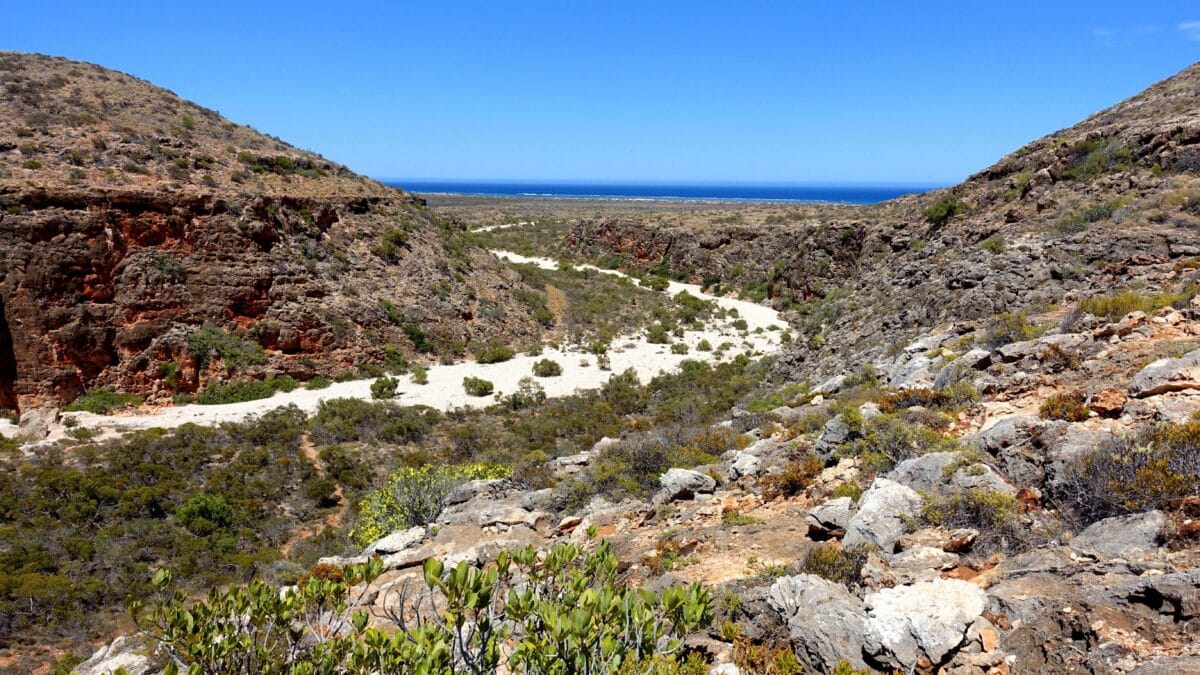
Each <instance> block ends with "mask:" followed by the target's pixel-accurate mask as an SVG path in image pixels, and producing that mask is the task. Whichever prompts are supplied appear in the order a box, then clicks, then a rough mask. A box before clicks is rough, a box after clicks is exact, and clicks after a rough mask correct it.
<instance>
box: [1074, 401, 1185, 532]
mask: <svg viewBox="0 0 1200 675" xmlns="http://www.w3.org/2000/svg"><path fill="white" fill-rule="evenodd" d="M1198 467H1200V421H1189V422H1185V423H1183V424H1162V425H1157V426H1153V427H1149V428H1147V429H1145V430H1143V431H1141V432H1139V433H1137V434H1134V435H1130V436H1113V437H1112V438H1110V439H1109V440H1107V441H1105V442H1103V443H1101V444H1100V445H1098V446H1096V447H1094V448H1092V449H1090V450H1087V451H1084V452H1081V453H1079V454H1077V455H1075V456H1074V457H1072V458H1071V459H1069V460H1068V461H1067V463H1066V467H1065V468H1064V470H1063V471H1062V472H1060V475H1059V476H1057V480H1056V486H1055V497H1056V501H1057V502H1059V503H1060V504H1062V506H1063V507H1064V509H1065V510H1066V511H1067V512H1068V513H1070V514H1071V515H1072V516H1073V518H1074V519H1075V520H1076V522H1077V523H1078V524H1079V525H1080V526H1081V527H1082V526H1085V525H1087V524H1090V523H1093V522H1095V521H1097V520H1102V519H1104V518H1109V517H1112V516H1121V515H1126V514H1130V513H1140V512H1142V511H1147V510H1150V509H1161V508H1165V507H1167V506H1168V505H1169V504H1170V503H1171V502H1172V500H1176V499H1181V498H1184V497H1191V496H1194V495H1198V494H1200V468H1198Z"/></svg>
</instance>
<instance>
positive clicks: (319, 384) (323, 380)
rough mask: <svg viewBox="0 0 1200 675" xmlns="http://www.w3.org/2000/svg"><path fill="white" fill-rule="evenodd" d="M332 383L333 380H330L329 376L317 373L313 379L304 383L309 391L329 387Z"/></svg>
mask: <svg viewBox="0 0 1200 675" xmlns="http://www.w3.org/2000/svg"><path fill="white" fill-rule="evenodd" d="M331 384H333V380H330V379H329V378H328V377H325V376H324V375H317V376H316V377H314V378H312V379H311V380H309V381H308V382H306V383H305V384H304V388H305V389H308V390H309V391H317V390H319V389H327V388H329V385H331Z"/></svg>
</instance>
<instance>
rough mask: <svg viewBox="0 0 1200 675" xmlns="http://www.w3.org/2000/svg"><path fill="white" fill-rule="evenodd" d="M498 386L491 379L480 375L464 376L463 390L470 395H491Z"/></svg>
mask: <svg viewBox="0 0 1200 675" xmlns="http://www.w3.org/2000/svg"><path fill="white" fill-rule="evenodd" d="M495 388H496V386H495V385H494V384H492V383H491V382H490V381H488V380H485V379H482V378H479V377H470V376H468V377H464V378H463V390H464V391H466V392H467V395H469V396H490V395H491V393H492V391H494V390H495Z"/></svg>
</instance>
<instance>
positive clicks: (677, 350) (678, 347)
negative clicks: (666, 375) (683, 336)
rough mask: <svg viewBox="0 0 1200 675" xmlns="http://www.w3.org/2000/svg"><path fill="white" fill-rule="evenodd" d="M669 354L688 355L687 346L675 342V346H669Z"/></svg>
mask: <svg viewBox="0 0 1200 675" xmlns="http://www.w3.org/2000/svg"><path fill="white" fill-rule="evenodd" d="M671 353H672V354H686V353H688V346H687V344H685V343H683V342H676V343H675V344H673V345H671Z"/></svg>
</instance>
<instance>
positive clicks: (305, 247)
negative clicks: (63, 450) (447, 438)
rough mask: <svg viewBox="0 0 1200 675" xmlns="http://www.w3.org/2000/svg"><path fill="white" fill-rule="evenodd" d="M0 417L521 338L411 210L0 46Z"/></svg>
mask: <svg viewBox="0 0 1200 675" xmlns="http://www.w3.org/2000/svg"><path fill="white" fill-rule="evenodd" d="M0 261H2V262H0V409H16V408H20V409H22V410H25V409H29V408H34V407H37V406H41V405H59V404H62V403H65V402H69V401H70V400H72V399H73V398H74V397H75V396H76V395H78V394H79V393H80V392H82V391H84V389H86V388H90V387H95V386H109V387H115V388H116V389H119V390H124V391H127V392H130V393H133V394H138V395H142V396H144V397H148V398H150V399H151V400H169V399H170V397H171V396H172V395H174V394H175V393H178V392H193V391H196V390H197V389H200V388H203V387H204V386H206V385H207V384H208V383H209V382H210V381H219V380H223V379H226V378H230V377H235V376H236V377H250V378H261V377H266V376H270V375H280V374H287V375H291V376H293V377H295V378H298V379H306V378H309V377H312V376H314V375H317V374H322V375H327V376H334V375H338V374H340V373H343V372H350V371H352V369H353V367H354V366H356V365H360V364H371V363H376V364H377V363H380V362H381V361H382V360H383V359H384V357H385V355H387V356H390V358H392V359H393V360H394V359H395V358H397V356H399V357H401V358H407V359H414V358H422V357H423V354H426V353H429V354H433V353H436V352H439V351H444V352H447V353H448V354H451V355H453V354H454V353H457V352H461V351H462V349H463V347H464V346H465V345H467V344H471V343H488V342H493V341H506V342H507V341H513V340H517V339H521V338H529V337H530V336H533V335H536V333H537V330H538V329H537V324H536V323H535V322H534V321H532V320H531V319H530V318H529V311H528V308H527V307H524V306H523V305H520V304H519V303H516V302H514V301H513V299H512V297H513V296H512V293H511V291H512V290H513V289H514V288H517V287H519V286H520V282H519V280H518V278H517V277H516V276H515V275H513V274H511V273H510V272H508V271H507V270H506V269H505V268H504V267H503V266H502V265H500V264H499V263H498V262H497V261H495V260H494V259H493V258H492V257H491V256H489V255H487V254H486V253H484V252H483V251H481V250H479V249H477V248H475V247H472V246H470V245H468V244H467V243H466V242H464V241H463V239H462V232H461V228H460V227H459V226H457V225H455V224H453V223H449V222H446V221H443V220H440V219H438V218H436V217H435V216H433V215H432V214H430V213H429V212H428V211H427V210H426V209H425V207H424V204H423V202H422V201H421V200H420V199H416V198H414V197H413V196H412V195H409V194H407V193H404V192H402V191H400V190H395V189H392V188H388V187H385V186H383V185H380V184H379V183H376V182H375V181H372V180H369V179H367V178H365V177H362V176H359V175H356V174H354V173H353V172H351V171H350V170H349V169H347V168H346V167H344V166H341V165H339V164H337V163H335V162H331V161H329V160H327V159H325V158H323V157H320V156H318V155H315V154H313V153H311V152H306V151H302V150H299V149H297V148H294V147H292V146H290V145H287V144H286V143H284V142H282V141H280V140H278V139H274V138H270V137H268V136H266V135H263V134H261V133H258V132H256V131H254V130H253V129H250V128H249V127H246V126H243V125H239V124H236V123H234V122H231V121H229V120H226V119H225V118H223V117H221V116H220V115H219V114H218V113H217V112H215V111H212V110H208V109H205V108H202V107H200V106H197V105H195V104H193V103H190V102H187V101H184V100H182V99H180V98H179V97H177V96H176V95H174V94H172V93H171V92H168V91H165V90H163V89H161V88H158V87H155V86H153V85H151V84H149V83H147V82H144V81H142V80H139V79H137V78H134V77H131V76H129V75H125V74H122V73H118V72H114V71H111V70H107V69H104V68H101V67H99V66H95V65H91V64H86V63H78V62H74V61H68V60H65V59H60V58H51V57H45V56H36V55H28V54H17V53H0Z"/></svg>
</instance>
